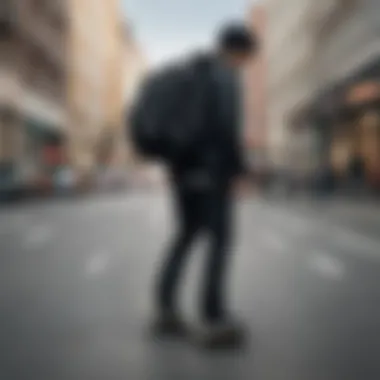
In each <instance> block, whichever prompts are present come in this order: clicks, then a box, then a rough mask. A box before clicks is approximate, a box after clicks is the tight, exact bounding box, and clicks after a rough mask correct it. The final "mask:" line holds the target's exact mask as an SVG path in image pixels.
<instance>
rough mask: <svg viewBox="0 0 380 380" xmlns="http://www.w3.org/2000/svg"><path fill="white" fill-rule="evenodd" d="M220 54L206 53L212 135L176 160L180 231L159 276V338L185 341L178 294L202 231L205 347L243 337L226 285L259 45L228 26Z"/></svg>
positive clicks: (219, 46) (174, 179)
mask: <svg viewBox="0 0 380 380" xmlns="http://www.w3.org/2000/svg"><path fill="white" fill-rule="evenodd" d="M215 50H216V51H215V52H211V53H207V57H208V59H209V62H210V70H209V71H210V77H211V78H212V80H211V81H210V82H212V83H213V86H212V91H211V90H210V91H209V94H208V100H209V101H208V106H207V113H208V118H207V120H208V123H207V132H208V133H209V135H210V136H211V138H210V139H208V141H207V143H205V144H204V146H200V147H199V150H198V154H197V156H196V157H192V159H190V160H187V161H186V162H184V161H181V162H174V163H173V164H172V165H171V168H170V178H171V183H172V187H173V192H174V199H175V205H176V211H177V215H178V227H179V230H178V233H177V234H176V236H175V238H174V241H173V242H171V245H170V249H169V252H168V253H167V257H166V259H165V262H164V265H163V267H162V268H161V270H160V272H159V276H158V284H157V288H156V289H157V294H156V299H157V316H156V320H155V322H154V329H155V332H157V333H160V334H174V335H182V334H184V333H186V332H187V331H188V329H187V327H186V325H185V323H184V322H183V320H182V317H181V315H180V312H179V310H178V304H177V302H178V299H177V295H178V294H177V293H178V292H177V290H178V287H179V282H180V280H181V278H182V275H183V270H184V267H185V260H186V259H187V256H188V254H189V250H190V246H191V245H192V243H193V242H194V240H195V238H196V237H198V235H200V233H205V234H206V236H207V237H208V242H209V249H208V252H207V262H206V266H205V273H204V278H203V284H202V292H201V304H200V308H201V315H202V320H203V322H204V325H205V329H204V333H202V334H201V342H202V344H205V345H207V346H210V347H212V346H219V345H234V346H235V345H236V344H240V343H242V342H243V340H244V336H245V334H244V331H243V329H242V327H241V326H240V324H239V323H237V322H236V321H235V320H234V319H233V318H232V317H231V316H230V315H229V312H228V310H227V308H226V304H225V302H226V300H225V298H226V297H225V293H226V291H225V280H226V270H227V268H228V266H229V264H230V250H229V243H230V237H231V217H232V215H231V211H232V210H231V208H232V200H231V198H232V197H231V196H232V191H233V185H234V180H235V179H237V178H239V176H240V175H242V174H244V171H245V164H244V159H243V154H242V148H241V144H240V140H239V134H240V131H239V124H240V119H241V112H240V105H241V93H240V88H239V71H240V69H241V68H243V67H244V66H245V64H246V63H248V61H249V60H250V59H251V57H252V56H253V54H254V53H255V52H256V50H257V40H256V37H255V35H254V34H253V33H252V32H250V31H249V30H248V29H247V28H246V27H245V26H244V25H243V24H240V23H232V24H229V25H227V26H225V27H224V28H223V29H222V30H221V32H220V34H219V36H218V38H217V47H216V49H215Z"/></svg>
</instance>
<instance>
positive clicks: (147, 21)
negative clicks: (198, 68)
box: [123, 0, 253, 63]
mask: <svg viewBox="0 0 380 380" xmlns="http://www.w3.org/2000/svg"><path fill="white" fill-rule="evenodd" d="M252 2H253V1H252V0H123V7H124V12H125V16H126V17H127V18H128V19H130V20H131V22H132V25H133V28H134V30H135V33H136V35H137V37H138V40H139V41H140V43H141V44H142V46H143V49H144V51H145V53H146V55H147V56H148V59H149V60H150V62H152V63H159V62H162V61H165V60H166V59H168V58H171V57H173V56H177V55H179V54H181V53H185V52H187V51H191V50H192V49H194V48H196V47H198V46H203V45H207V44H208V43H210V41H211V38H212V36H213V33H214V31H215V29H216V28H217V27H218V25H220V23H221V22H223V21H225V20H231V19H232V20H234V19H236V18H244V17H245V14H246V11H247V9H248V4H250V3H252Z"/></svg>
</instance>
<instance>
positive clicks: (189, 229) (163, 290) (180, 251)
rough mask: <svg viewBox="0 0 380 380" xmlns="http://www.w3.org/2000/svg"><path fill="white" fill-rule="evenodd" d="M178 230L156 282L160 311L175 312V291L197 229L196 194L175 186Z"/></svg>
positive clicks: (197, 210)
mask: <svg viewBox="0 0 380 380" xmlns="http://www.w3.org/2000/svg"><path fill="white" fill-rule="evenodd" d="M176 202H177V214H178V216H177V217H178V225H179V230H178V233H177V235H176V236H175V238H174V241H173V242H172V244H171V246H170V249H169V252H168V253H167V257H166V259H165V262H164V264H163V267H162V270H161V273H160V278H159V283H158V307H159V310H160V312H161V313H176V309H175V308H176V305H175V302H176V291H177V288H178V283H179V280H180V277H181V274H182V270H183V268H184V263H185V259H186V258H187V256H188V255H187V254H188V253H189V249H190V245H191V243H192V242H193V240H194V238H195V236H196V234H197V232H198V231H199V228H200V225H199V216H198V212H199V209H198V207H197V202H198V194H196V193H193V192H191V191H188V190H184V189H181V188H177V192H176Z"/></svg>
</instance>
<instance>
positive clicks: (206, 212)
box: [158, 181, 231, 322]
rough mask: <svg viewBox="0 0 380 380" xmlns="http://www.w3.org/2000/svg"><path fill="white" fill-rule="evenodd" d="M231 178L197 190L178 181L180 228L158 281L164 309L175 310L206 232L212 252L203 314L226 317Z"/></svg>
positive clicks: (210, 317) (203, 294)
mask: <svg viewBox="0 0 380 380" xmlns="http://www.w3.org/2000/svg"><path fill="white" fill-rule="evenodd" d="M227 182H228V181H224V183H223V184H221V185H219V186H217V187H215V188H213V189H208V190H195V189H191V188H189V187H186V186H182V185H181V184H180V183H178V181H177V183H175V184H174V190H175V197H176V206H177V213H178V226H179V231H178V233H177V235H176V236H175V239H174V242H172V245H171V247H170V249H169V252H168V253H167V258H166V261H165V262H164V265H163V268H162V271H161V273H160V278H159V284H158V303H159V308H160V310H162V311H175V308H176V296H177V294H176V291H177V289H178V285H179V281H180V280H181V277H182V274H183V270H184V266H185V260H186V258H187V256H188V254H189V252H190V248H191V244H192V243H193V241H194V240H195V238H196V237H198V235H199V234H200V233H203V232H204V233H206V236H207V237H208V240H209V251H208V252H207V255H208V257H207V261H206V267H205V273H204V278H203V284H202V285H201V286H202V289H201V313H202V316H203V318H204V319H205V320H206V321H209V322H216V321H217V320H220V319H223V317H224V316H225V305H224V301H225V290H224V286H225V274H226V273H225V272H226V267H227V265H228V263H227V262H228V256H229V252H228V248H229V247H228V245H229V240H230V225H231V220H230V219H231V215H230V211H231V197H230V186H229V185H228V184H227Z"/></svg>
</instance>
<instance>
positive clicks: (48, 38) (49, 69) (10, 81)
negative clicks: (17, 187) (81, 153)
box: [0, 0, 68, 185]
mask: <svg viewBox="0 0 380 380" xmlns="http://www.w3.org/2000/svg"><path fill="white" fill-rule="evenodd" d="M67 21H68V12H67V8H66V4H65V2H64V1H42V0H28V1H21V0H17V1H15V0H5V1H2V4H1V13H0V28H1V32H2V33H1V38H0V45H1V55H0V82H1V83H0V114H1V115H0V166H1V177H2V182H3V183H8V184H9V183H10V182H12V181H16V179H17V181H18V182H19V183H23V185H27V184H30V183H32V182H36V181H38V179H39V178H42V177H45V176H50V175H51V174H52V171H53V170H54V168H55V167H56V166H57V165H59V164H60V163H61V161H62V160H63V156H64V148H63V147H64V141H65V139H66V123H65V122H66V121H65V107H66V103H65V84H66V76H67V67H66V62H65V39H66V36H67Z"/></svg>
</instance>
